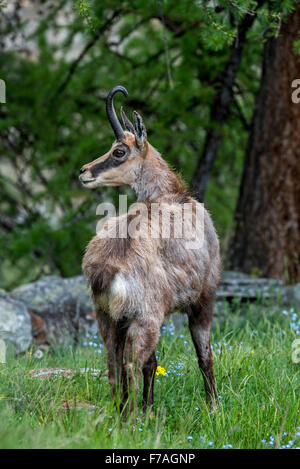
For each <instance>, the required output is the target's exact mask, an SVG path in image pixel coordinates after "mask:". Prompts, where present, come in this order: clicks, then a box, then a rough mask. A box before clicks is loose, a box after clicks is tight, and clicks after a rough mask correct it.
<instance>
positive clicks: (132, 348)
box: [122, 318, 161, 416]
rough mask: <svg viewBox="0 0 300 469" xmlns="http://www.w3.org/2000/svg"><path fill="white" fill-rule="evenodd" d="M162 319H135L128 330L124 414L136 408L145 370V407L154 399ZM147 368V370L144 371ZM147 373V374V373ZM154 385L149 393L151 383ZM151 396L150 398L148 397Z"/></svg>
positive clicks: (125, 351) (124, 380) (125, 353)
mask: <svg viewBox="0 0 300 469" xmlns="http://www.w3.org/2000/svg"><path fill="white" fill-rule="evenodd" d="M160 325H161V322H160V321H155V320H149V318H147V319H144V318H143V319H135V320H134V321H133V322H132V323H131V325H130V327H129V328H128V331H127V336H126V343H125V348H124V363H125V365H124V379H123V403H122V404H123V407H125V406H126V409H125V413H124V415H125V416H126V415H127V413H128V412H132V411H133V410H135V409H136V405H137V402H136V399H137V396H138V390H139V381H140V376H141V372H142V371H143V372H144V377H145V384H146V389H145V390H144V395H143V402H144V408H145V407H146V406H147V404H148V403H149V404H150V402H151V399H152V401H153V379H152V375H153V372H154V366H155V369H156V359H155V355H154V350H155V347H156V345H157V342H158V338H159V330H160ZM144 370H145V371H144ZM145 374H146V375H145ZM151 381H152V385H151V386H152V387H151V390H150V393H149V385H150V384H151ZM148 396H149V398H148Z"/></svg>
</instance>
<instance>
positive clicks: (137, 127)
mask: <svg viewBox="0 0 300 469" xmlns="http://www.w3.org/2000/svg"><path fill="white" fill-rule="evenodd" d="M133 126H134V135H135V142H136V145H137V147H138V148H139V149H140V150H142V149H143V148H144V145H145V142H146V140H147V131H146V127H145V126H144V122H143V119H142V118H141V116H140V115H139V114H138V113H137V112H136V111H133Z"/></svg>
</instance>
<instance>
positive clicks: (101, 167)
mask: <svg viewBox="0 0 300 469" xmlns="http://www.w3.org/2000/svg"><path fill="white" fill-rule="evenodd" d="M125 161H126V158H125V159H124V160H123V159H122V158H120V159H116V158H113V157H112V156H109V157H108V158H107V159H106V160H105V161H102V162H101V163H96V164H94V166H92V167H91V169H90V171H91V173H92V176H93V177H94V178H95V177H97V176H98V175H99V174H100V173H102V172H103V171H106V170H108V169H111V168H116V167H118V166H120V164H122V163H125Z"/></svg>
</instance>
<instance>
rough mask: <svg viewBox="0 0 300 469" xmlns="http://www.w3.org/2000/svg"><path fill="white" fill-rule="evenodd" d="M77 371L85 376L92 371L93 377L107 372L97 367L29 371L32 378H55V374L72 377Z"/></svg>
mask: <svg viewBox="0 0 300 469" xmlns="http://www.w3.org/2000/svg"><path fill="white" fill-rule="evenodd" d="M76 373H80V374H81V375H83V376H84V375H86V374H89V373H90V374H91V376H92V377H93V378H96V377H97V376H101V375H102V374H107V373H105V372H104V373H103V372H101V371H100V370H96V369H95V368H79V370H73V369H72V368H39V369H36V370H30V371H29V375H30V377H31V378H41V379H49V378H53V377H54V376H64V377H65V378H72V376H74V375H75V374H76Z"/></svg>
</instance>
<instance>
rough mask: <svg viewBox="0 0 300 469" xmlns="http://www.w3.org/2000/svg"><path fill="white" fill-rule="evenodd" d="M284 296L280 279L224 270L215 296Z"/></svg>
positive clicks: (218, 298)
mask: <svg viewBox="0 0 300 469" xmlns="http://www.w3.org/2000/svg"><path fill="white" fill-rule="evenodd" d="M278 295H281V296H282V297H285V295H286V290H285V287H284V284H283V282H282V281H280V280H274V279H268V278H256V277H250V276H249V275H246V274H243V273H241V272H232V271H224V272H223V275H222V280H221V283H220V286H219V288H218V290H217V295H216V298H217V300H220V299H227V300H231V299H233V298H240V299H249V300H254V299H257V298H277V297H278Z"/></svg>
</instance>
